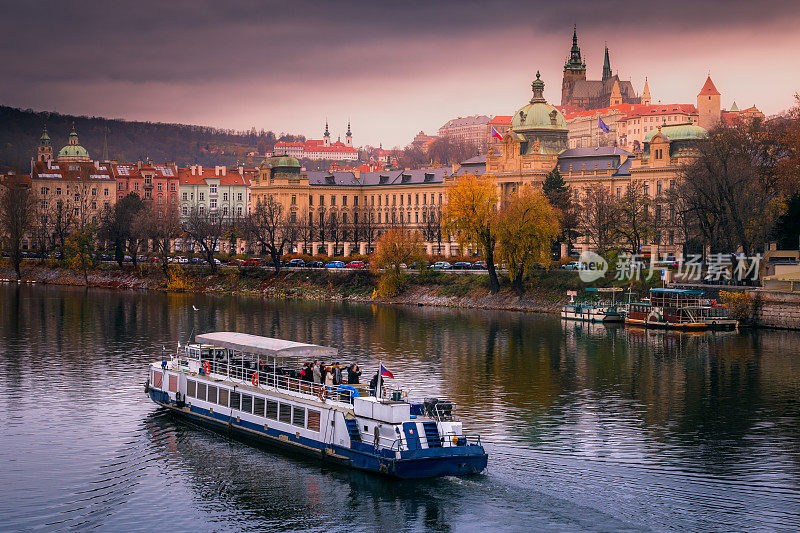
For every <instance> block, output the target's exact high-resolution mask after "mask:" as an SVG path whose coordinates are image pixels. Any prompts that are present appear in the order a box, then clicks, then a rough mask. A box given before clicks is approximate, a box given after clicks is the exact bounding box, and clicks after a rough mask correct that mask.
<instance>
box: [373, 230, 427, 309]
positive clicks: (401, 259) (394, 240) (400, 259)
mask: <svg viewBox="0 0 800 533" xmlns="http://www.w3.org/2000/svg"><path fill="white" fill-rule="evenodd" d="M424 257H425V254H424V252H423V248H422V239H421V238H420V236H419V233H418V232H416V231H408V230H404V229H400V228H390V229H389V230H388V231H387V232H386V233H384V234H383V235H381V237H380V238H379V239H378V243H377V245H376V248H375V254H374V255H373V256H372V261H371V266H372V268H373V269H374V270H375V271H381V270H382V271H383V273H382V274H381V279H380V282H379V283H378V292H380V293H381V296H383V297H387V298H391V297H394V296H397V295H398V294H399V293H400V292H402V290H403V286H404V284H405V275H404V273H403V270H402V266H401V265H403V264H405V265H410V264H411V263H413V262H414V261H419V260H421V259H422V258H424Z"/></svg>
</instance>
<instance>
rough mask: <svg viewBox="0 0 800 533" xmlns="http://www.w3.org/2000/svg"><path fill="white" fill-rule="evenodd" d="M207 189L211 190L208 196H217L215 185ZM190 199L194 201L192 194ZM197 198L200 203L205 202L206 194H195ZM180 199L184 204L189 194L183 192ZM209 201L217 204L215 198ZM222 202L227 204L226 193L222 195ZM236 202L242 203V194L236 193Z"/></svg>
mask: <svg viewBox="0 0 800 533" xmlns="http://www.w3.org/2000/svg"><path fill="white" fill-rule="evenodd" d="M209 188H212V190H211V192H210V194H217V186H216V185H211V186H209ZM191 197H192V200H194V194H192V195H191ZM197 197H198V199H199V200H200V201H201V202H205V200H206V194H205V193H203V192H199V193H197ZM181 199H182V200H183V201H184V202H187V201H189V193H188V192H184V193H183V194H181ZM209 201H211V202H213V203H215V204H216V203H217V199H216V198H211V199H210V200H209ZM222 201H223V202H227V201H228V193H226V192H224V193H222ZM236 201H237V202H241V201H242V193H240V192H239V193H236Z"/></svg>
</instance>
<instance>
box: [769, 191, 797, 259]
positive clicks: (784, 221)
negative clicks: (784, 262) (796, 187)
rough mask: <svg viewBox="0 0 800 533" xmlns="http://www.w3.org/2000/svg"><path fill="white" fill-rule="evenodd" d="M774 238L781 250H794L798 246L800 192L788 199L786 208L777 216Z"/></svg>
mask: <svg viewBox="0 0 800 533" xmlns="http://www.w3.org/2000/svg"><path fill="white" fill-rule="evenodd" d="M775 238H776V239H777V240H778V247H779V248H781V249H783V250H794V249H795V248H797V247H798V246H800V193H798V194H795V195H793V196H792V197H791V198H790V199H789V201H788V202H787V204H786V210H785V211H784V213H783V214H782V215H781V216H780V217H778V221H777V223H776V224H775Z"/></svg>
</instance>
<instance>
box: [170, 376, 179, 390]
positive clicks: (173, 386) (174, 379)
mask: <svg viewBox="0 0 800 533" xmlns="http://www.w3.org/2000/svg"><path fill="white" fill-rule="evenodd" d="M169 391H170V392H178V376H170V377H169Z"/></svg>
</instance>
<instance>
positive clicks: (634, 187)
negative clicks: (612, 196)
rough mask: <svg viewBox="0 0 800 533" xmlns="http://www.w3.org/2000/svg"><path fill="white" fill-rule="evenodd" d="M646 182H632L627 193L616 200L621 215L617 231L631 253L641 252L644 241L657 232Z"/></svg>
mask: <svg viewBox="0 0 800 533" xmlns="http://www.w3.org/2000/svg"><path fill="white" fill-rule="evenodd" d="M645 193H646V191H645V189H644V184H643V183H641V182H631V184H630V186H629V187H628V190H627V191H625V195H624V196H623V197H622V198H621V199H620V200H619V201H617V202H616V207H617V213H618V216H619V219H618V224H617V233H618V235H619V236H620V237H621V238H622V239H623V240H624V241H625V243H626V244H627V245H628V249H629V250H630V253H631V254H638V253H640V252H641V249H642V243H643V242H645V241H646V240H647V239H649V238H652V237H653V235H654V234H655V225H654V223H655V219H654V216H653V213H652V212H651V211H652V209H651V207H652V202H651V201H650V197H649V196H648V195H647V194H645Z"/></svg>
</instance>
